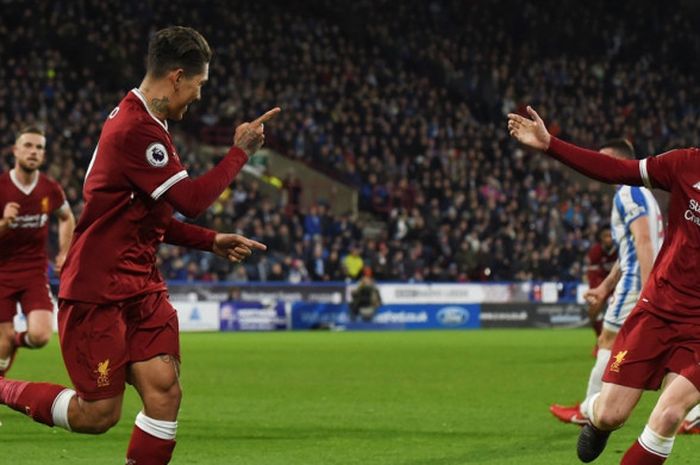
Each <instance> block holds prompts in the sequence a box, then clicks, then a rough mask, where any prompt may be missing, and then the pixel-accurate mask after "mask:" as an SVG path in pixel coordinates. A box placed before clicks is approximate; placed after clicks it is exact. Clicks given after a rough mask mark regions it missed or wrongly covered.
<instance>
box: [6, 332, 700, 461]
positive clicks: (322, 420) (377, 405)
mask: <svg viewBox="0 0 700 465" xmlns="http://www.w3.org/2000/svg"><path fill="white" fill-rule="evenodd" d="M592 341H593V336H592V332H591V331H590V330H556V331H555V330H483V331H443V332H417V331H416V332H402V333H395V332H391V333H386V332H366V333H363V332H358V333H350V332H347V333H343V332H340V333H330V332H315V333H313V332H310V333H302V332H298V333H297V332H284V333H259V334H253V333H247V334H234V333H216V334H184V335H183V336H182V355H183V370H182V371H183V372H182V384H183V389H184V393H185V397H184V399H183V404H182V408H181V414H180V424H179V434H178V446H177V448H176V449H175V455H174V458H173V461H172V462H171V463H172V464H175V465H185V464H188V465H189V464H202V465H205V464H206V465H219V464H220V465H224V464H225V465H232V464H236V465H295V464H299V465H302V464H303V465H316V464H318V465H321V464H323V465H331V464H343V465H351V464H362V465H383V464H392V465H393V464H395V465H458V464H490V465H509V464H518V465H539V464H543V465H544V464H547V465H550V464H576V463H578V461H577V459H576V456H575V443H576V437H577V433H578V428H577V427H575V426H572V425H565V424H562V423H559V422H557V421H556V420H555V419H554V418H553V417H552V416H551V415H550V414H549V412H548V410H547V407H548V405H549V404H550V403H552V402H555V401H556V402H570V401H575V400H577V399H579V398H580V397H581V396H582V394H583V391H584V389H585V382H586V380H587V379H588V372H589V370H590V368H591V365H592V362H593V359H592V358H591V356H590V349H591V343H592ZM11 376H12V377H13V378H18V379H30V380H44V381H53V382H61V383H65V382H67V377H66V374H65V370H64V368H63V364H62V362H61V361H60V356H59V353H58V348H57V344H56V342H55V341H53V342H52V343H51V345H50V346H49V347H47V348H45V349H42V350H39V351H26V350H25V351H23V352H22V353H21V354H20V355H19V357H18V360H17V364H16V365H15V367H14V368H13V370H12V372H11ZM655 399H656V394H653V393H652V394H647V395H645V397H644V398H643V400H642V402H641V403H640V405H639V406H638V408H637V411H636V413H635V415H634V416H633V417H632V418H631V419H630V421H629V422H628V424H627V425H626V426H625V427H624V428H623V429H622V430H621V431H618V432H617V433H615V434H614V435H613V436H612V437H611V439H610V443H609V445H608V448H607V450H606V451H605V453H604V454H603V456H602V457H601V458H600V459H598V461H596V462H595V463H596V464H601V465H603V464H617V463H619V460H620V457H621V455H622V453H623V452H624V450H626V449H627V447H628V446H629V445H630V444H631V442H632V441H633V440H634V438H635V437H636V436H637V435H638V434H639V432H640V431H641V428H642V427H643V425H644V423H645V420H646V417H647V415H648V414H649V412H650V409H651V406H652V404H653V402H654V400H655ZM137 411H138V401H137V398H136V396H135V395H134V392H133V390H132V389H131V388H129V391H128V395H127V401H126V403H125V406H124V411H123V416H122V420H121V422H120V423H119V425H118V426H117V427H115V428H114V429H113V430H111V431H110V432H108V433H107V434H106V435H103V436H84V435H77V434H70V433H67V432H65V431H63V430H58V429H49V428H46V427H45V426H43V425H38V424H34V423H33V422H31V421H30V420H28V419H27V418H25V417H23V416H22V415H20V414H18V413H15V412H13V411H11V410H9V409H7V408H5V407H2V408H0V421H2V423H3V424H2V426H1V427H0V445H1V447H2V452H1V455H0V463H7V464H13V465H17V464H41V465H47V464H49V465H60V464H71V465H76V464H85V465H88V464H89V465H103V464H104V465H107V464H114V465H122V464H123V463H124V461H123V460H124V459H123V457H124V451H125V449H126V445H127V442H128V439H129V434H130V431H131V428H132V424H133V419H134V417H135V415H136V413H137ZM699 453H700V437H679V438H678V439H677V440H676V446H675V449H674V453H673V455H672V457H671V459H670V460H669V461H668V462H667V463H668V464H669V465H675V464H691V463H698V458H697V457H698V456H700V455H699Z"/></svg>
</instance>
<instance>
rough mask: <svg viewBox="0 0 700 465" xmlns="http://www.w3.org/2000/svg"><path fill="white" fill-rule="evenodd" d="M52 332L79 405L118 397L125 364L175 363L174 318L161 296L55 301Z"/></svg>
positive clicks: (177, 350)
mask: <svg viewBox="0 0 700 465" xmlns="http://www.w3.org/2000/svg"><path fill="white" fill-rule="evenodd" d="M58 333H59V336H60V339H61V352H62V353H63V361H64V363H65V364H66V368H67V370H68V375H69V376H70V378H71V381H73V385H74V386H75V390H76V392H77V393H78V394H79V395H80V397H81V398H83V399H85V400H99V399H106V398H109V397H115V396H118V395H120V394H121V393H122V392H124V389H125V385H126V382H127V368H128V366H129V364H130V363H133V362H141V361H145V360H149V359H151V358H153V357H156V356H158V355H164V354H167V355H172V356H174V357H176V358H177V359H178V360H179V359H180V340H179V325H178V320H177V313H176V312H175V309H174V308H173V306H172V305H170V302H168V297H167V294H166V293H165V292H156V293H152V294H146V295H143V296H139V297H135V298H133V299H129V300H125V301H120V302H114V303H109V304H102V305H99V304H91V303H86V302H77V301H71V300H63V299H61V300H60V301H59V311H58Z"/></svg>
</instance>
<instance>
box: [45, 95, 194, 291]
mask: <svg viewBox="0 0 700 465" xmlns="http://www.w3.org/2000/svg"><path fill="white" fill-rule="evenodd" d="M186 177H187V171H185V168H184V167H183V166H182V164H181V162H180V159H179V157H178V155H177V152H176V150H175V146H174V144H173V141H172V138H171V137H170V133H169V132H168V125H167V122H163V121H161V120H159V119H158V118H156V117H155V116H154V115H153V114H152V113H151V112H150V110H149V109H148V107H147V106H146V101H145V99H144V97H143V94H141V92H140V91H139V90H138V89H134V90H132V91H131V92H129V93H128V94H127V95H126V97H124V99H122V101H121V102H120V103H119V106H118V107H116V108H115V109H114V110H112V112H111V113H110V114H109V117H108V118H107V121H106V122H105V124H104V126H103V128H102V133H101V134H100V140H99V142H98V144H97V147H96V148H95V153H94V155H93V157H92V161H91V162H90V166H89V167H88V170H87V174H86V176H85V184H84V186H83V197H84V199H85V208H84V210H83V213H82V215H81V216H80V220H79V221H78V224H77V225H76V228H75V233H74V236H73V242H72V244H71V247H70V250H69V252H68V257H67V258H66V263H65V265H64V269H63V271H62V273H61V286H60V291H59V297H60V298H62V299H70V300H79V301H83V302H94V303H107V302H114V301H120V300H125V299H129V298H131V297H135V296H138V295H143V294H147V293H150V292H155V291H160V290H165V288H166V286H165V282H164V281H163V278H162V277H161V275H160V273H159V271H158V269H157V267H156V250H157V248H158V245H159V244H160V243H161V242H162V240H163V236H164V233H165V230H166V228H167V226H168V224H169V222H170V221H171V218H172V215H173V208H172V207H171V206H170V204H168V203H167V202H165V201H164V200H163V199H162V198H161V197H162V196H163V194H164V193H165V192H167V190H168V189H170V188H171V187H172V186H173V185H175V184H176V183H177V182H178V181H181V180H182V179H184V178H186Z"/></svg>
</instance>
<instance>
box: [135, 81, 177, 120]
mask: <svg viewBox="0 0 700 465" xmlns="http://www.w3.org/2000/svg"><path fill="white" fill-rule="evenodd" d="M139 91H140V92H141V94H142V95H143V97H144V98H145V99H146V105H148V109H149V110H150V112H151V113H152V114H153V116H155V117H156V118H158V119H159V120H161V121H163V122H165V120H166V119H168V118H167V117H168V104H169V103H170V99H169V98H168V96H167V93H166V92H165V91H164V90H163V89H161V86H160V85H159V84H158V82H154V81H153V80H152V79H150V78H148V77H146V78H144V80H143V81H142V82H141V85H140V86H139Z"/></svg>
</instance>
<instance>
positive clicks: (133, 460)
mask: <svg viewBox="0 0 700 465" xmlns="http://www.w3.org/2000/svg"><path fill="white" fill-rule="evenodd" d="M173 449H175V441H174V440H167V439H158V438H157V437H155V436H151V435H150V434H148V433H145V432H144V431H142V430H141V428H139V427H138V426H134V430H133V431H132V432H131V441H130V442H129V449H128V450H127V451H126V465H165V464H167V463H168V462H170V458H171V457H172V456H173Z"/></svg>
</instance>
